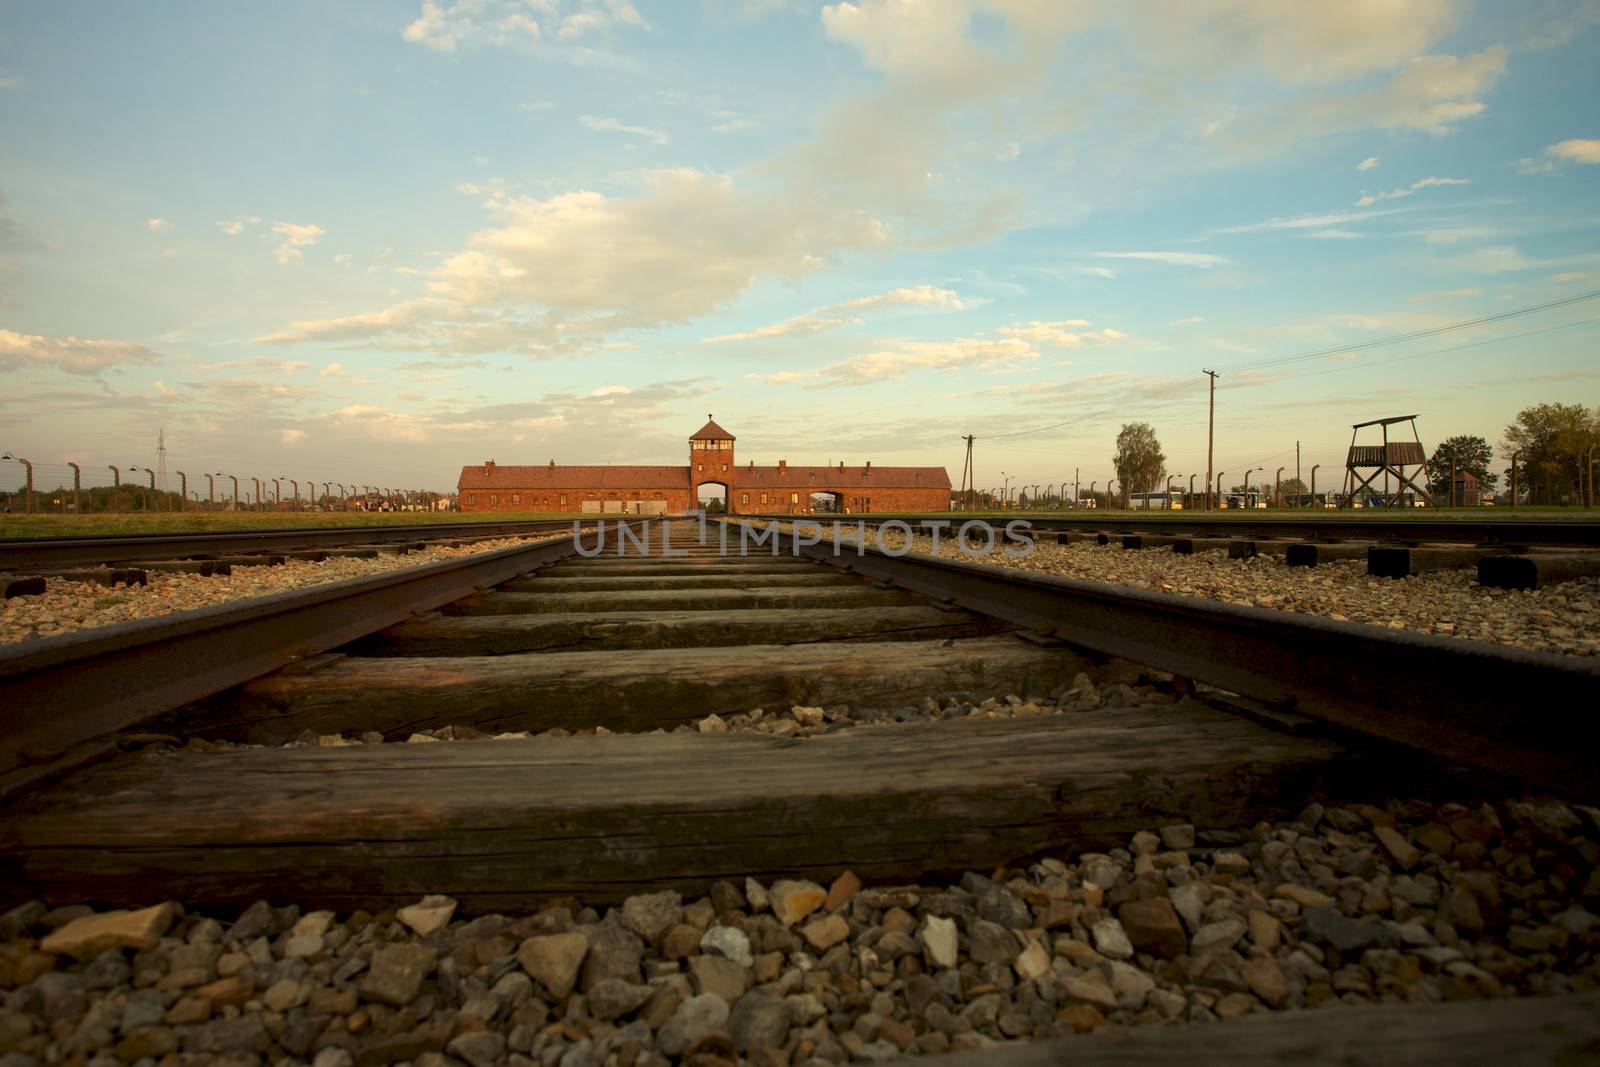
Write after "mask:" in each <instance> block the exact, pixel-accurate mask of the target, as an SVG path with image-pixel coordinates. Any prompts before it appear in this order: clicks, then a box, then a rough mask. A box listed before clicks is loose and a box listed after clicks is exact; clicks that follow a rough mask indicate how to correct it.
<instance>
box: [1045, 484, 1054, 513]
mask: <svg viewBox="0 0 1600 1067" xmlns="http://www.w3.org/2000/svg"><path fill="white" fill-rule="evenodd" d="M1055 495H1056V483H1055V482H1051V483H1050V484H1049V485H1047V486H1045V487H1044V506H1045V507H1049V506H1050V498H1051V497H1053V496H1055Z"/></svg>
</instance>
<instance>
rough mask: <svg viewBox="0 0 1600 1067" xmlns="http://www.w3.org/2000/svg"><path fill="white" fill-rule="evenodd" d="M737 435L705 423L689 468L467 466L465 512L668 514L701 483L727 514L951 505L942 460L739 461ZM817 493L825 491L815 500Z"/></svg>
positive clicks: (694, 502) (694, 503)
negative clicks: (721, 500)
mask: <svg viewBox="0 0 1600 1067" xmlns="http://www.w3.org/2000/svg"><path fill="white" fill-rule="evenodd" d="M734 441H735V438H734V436H733V434H731V433H729V432H728V431H727V430H724V429H723V428H722V427H721V426H718V425H717V424H716V422H715V421H710V422H707V423H706V424H705V425H704V426H702V427H700V429H699V430H697V431H695V433H694V435H693V436H691V437H690V438H689V465H688V466H686V467H655V466H604V465H569V464H558V463H557V462H556V461H555V460H553V459H552V460H551V461H550V462H549V463H548V464H546V465H544V466H542V467H520V466H519V467H511V466H500V465H498V464H496V463H495V461H494V460H487V461H485V462H484V464H483V465H482V466H474V467H463V468H461V479H460V482H459V483H458V486H457V488H458V491H459V493H460V498H461V510H462V511H463V512H468V511H558V512H559V511H576V512H587V513H592V514H608V515H609V514H619V515H620V514H632V515H662V514H672V513H677V512H683V511H688V510H691V509H693V508H697V507H699V501H700V498H701V497H700V494H701V490H702V489H703V488H705V487H707V486H716V487H718V488H720V489H722V490H723V492H724V493H725V495H726V502H727V503H726V506H727V510H728V512H729V513H730V514H746V515H748V514H758V513H781V514H785V515H805V514H810V513H812V512H822V511H826V512H833V513H845V514H863V513H866V512H873V511H946V510H948V509H949V507H950V475H949V474H948V473H947V472H946V471H945V469H944V468H943V467H874V466H873V465H872V464H871V463H870V462H869V463H867V464H866V465H865V466H861V467H848V466H846V465H845V464H843V463H840V464H839V465H838V466H837V467H791V466H789V463H788V461H787V460H779V461H778V465H777V466H776V467H758V466H756V465H755V464H754V463H750V464H746V465H745V466H742V467H741V466H739V464H738V462H737V460H736V458H735V455H734ZM813 494H815V495H817V496H819V497H823V498H825V499H824V500H820V501H817V502H815V503H814V502H813V500H812V496H813Z"/></svg>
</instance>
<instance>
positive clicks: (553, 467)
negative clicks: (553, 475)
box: [550, 458, 556, 470]
mask: <svg viewBox="0 0 1600 1067" xmlns="http://www.w3.org/2000/svg"><path fill="white" fill-rule="evenodd" d="M550 469H551V470H555V469H556V461H555V459H554V458H552V459H551V460H550Z"/></svg>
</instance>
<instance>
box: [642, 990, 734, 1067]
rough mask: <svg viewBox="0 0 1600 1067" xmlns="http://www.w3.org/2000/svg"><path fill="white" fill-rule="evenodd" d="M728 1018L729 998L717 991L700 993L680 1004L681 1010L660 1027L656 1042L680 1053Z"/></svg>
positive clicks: (669, 1052)
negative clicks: (721, 995)
mask: <svg viewBox="0 0 1600 1067" xmlns="http://www.w3.org/2000/svg"><path fill="white" fill-rule="evenodd" d="M727 1021H728V1002H727V1001H725V1000H723V999H722V998H721V997H719V996H717V995H716V994H715V993H701V994H700V995H699V996H694V997H690V998H689V999H688V1000H686V1001H684V1002H683V1003H682V1004H680V1005H678V1010H677V1011H675V1012H673V1013H672V1017H671V1018H670V1019H668V1020H667V1021H666V1024H665V1025H663V1026H662V1027H661V1033H660V1034H658V1035H657V1037H656V1044H657V1045H658V1046H659V1047H660V1049H661V1051H662V1052H664V1053H666V1054H667V1055H668V1056H681V1055H683V1053H684V1050H685V1049H687V1048H688V1047H689V1046H690V1045H692V1044H694V1043H695V1042H696V1041H698V1040H700V1039H701V1038H702V1037H704V1036H705V1035H707V1034H709V1033H710V1032H711V1031H713V1030H721V1029H722V1028H723V1026H724V1025H725V1024H726V1023H727Z"/></svg>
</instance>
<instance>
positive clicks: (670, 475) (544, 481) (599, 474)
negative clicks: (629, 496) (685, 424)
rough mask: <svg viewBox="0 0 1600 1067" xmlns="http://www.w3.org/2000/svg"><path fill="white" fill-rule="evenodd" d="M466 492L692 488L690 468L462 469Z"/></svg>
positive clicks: (594, 466) (570, 467)
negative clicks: (477, 490)
mask: <svg viewBox="0 0 1600 1067" xmlns="http://www.w3.org/2000/svg"><path fill="white" fill-rule="evenodd" d="M459 485H460V488H462V489H508V490H509V489H688V488H689V468H687V467H622V466H604V465H588V466H584V465H578V466H568V465H565V464H558V465H555V466H551V465H546V466H543V467H502V466H499V465H496V466H495V467H494V469H493V470H492V471H491V470H489V469H487V468H485V467H462V468H461V481H460V483H459Z"/></svg>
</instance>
